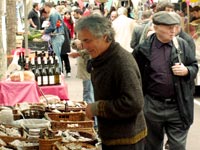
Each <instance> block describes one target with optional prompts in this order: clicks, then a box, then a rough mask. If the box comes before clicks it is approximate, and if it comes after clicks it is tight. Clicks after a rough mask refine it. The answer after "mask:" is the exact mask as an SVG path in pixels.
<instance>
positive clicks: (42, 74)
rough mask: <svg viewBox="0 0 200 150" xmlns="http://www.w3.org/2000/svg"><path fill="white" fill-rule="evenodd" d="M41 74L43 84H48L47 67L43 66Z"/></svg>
mask: <svg viewBox="0 0 200 150" xmlns="http://www.w3.org/2000/svg"><path fill="white" fill-rule="evenodd" d="M41 76H42V85H44V86H45V85H48V75H47V70H46V69H45V68H42V72H41Z"/></svg>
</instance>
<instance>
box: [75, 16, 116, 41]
mask: <svg viewBox="0 0 200 150" xmlns="http://www.w3.org/2000/svg"><path fill="white" fill-rule="evenodd" d="M84 29H87V30H89V31H90V33H91V34H92V35H93V36H94V37H96V38H100V37H103V36H104V35H107V42H110V41H114V36H115V32H114V29H113V28H112V22H111V21H110V20H108V19H107V18H106V17H104V16H100V15H97V14H93V15H90V16H87V17H82V18H81V19H79V20H78V21H77V22H76V25H75V31H76V32H79V31H81V30H84Z"/></svg>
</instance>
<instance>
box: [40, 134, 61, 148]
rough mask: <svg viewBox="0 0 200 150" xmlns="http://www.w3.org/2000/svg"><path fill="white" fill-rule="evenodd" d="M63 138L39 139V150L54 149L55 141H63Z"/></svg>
mask: <svg viewBox="0 0 200 150" xmlns="http://www.w3.org/2000/svg"><path fill="white" fill-rule="evenodd" d="M61 141H62V138H61V137H57V138H53V139H39V150H52V149H53V146H54V143H55V142H61Z"/></svg>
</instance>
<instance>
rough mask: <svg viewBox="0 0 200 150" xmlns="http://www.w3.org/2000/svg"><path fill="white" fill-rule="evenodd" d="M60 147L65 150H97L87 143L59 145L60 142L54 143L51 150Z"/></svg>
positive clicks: (56, 149)
mask: <svg viewBox="0 0 200 150" xmlns="http://www.w3.org/2000/svg"><path fill="white" fill-rule="evenodd" d="M62 147H66V149H68V148H69V149H71V148H70V147H74V148H76V149H83V148H84V149H92V150H97V147H95V146H93V145H91V144H88V143H82V142H69V143H61V142H56V143H55V146H54V147H53V150H59V149H61V148H62Z"/></svg>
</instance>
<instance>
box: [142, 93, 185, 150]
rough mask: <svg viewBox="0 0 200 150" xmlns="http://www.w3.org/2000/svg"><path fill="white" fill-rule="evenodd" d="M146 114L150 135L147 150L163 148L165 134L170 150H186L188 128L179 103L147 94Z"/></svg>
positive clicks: (161, 149)
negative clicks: (185, 125) (183, 120)
mask: <svg viewBox="0 0 200 150" xmlns="http://www.w3.org/2000/svg"><path fill="white" fill-rule="evenodd" d="M144 114H145V119H146V123H147V130H148V135H147V137H146V144H145V150H163V140H164V135H165V134H166V135H167V138H168V143H169V147H170V150H185V149H186V148H185V147H186V138H187V134H188V130H185V129H183V122H182V120H181V118H180V114H179V109H178V105H177V103H176V101H175V102H173V103H167V102H162V101H158V100H155V99H153V98H152V97H150V96H149V95H146V96H145V105H144Z"/></svg>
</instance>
